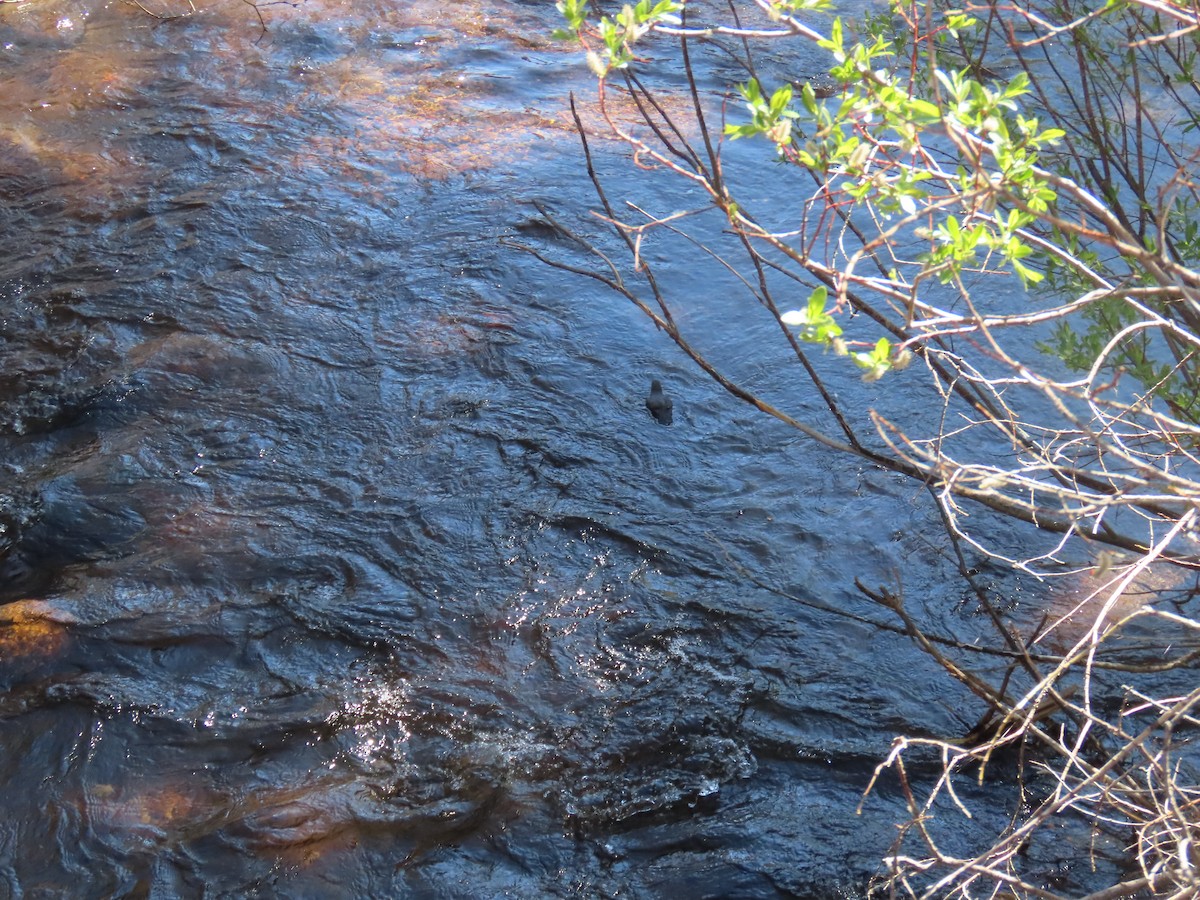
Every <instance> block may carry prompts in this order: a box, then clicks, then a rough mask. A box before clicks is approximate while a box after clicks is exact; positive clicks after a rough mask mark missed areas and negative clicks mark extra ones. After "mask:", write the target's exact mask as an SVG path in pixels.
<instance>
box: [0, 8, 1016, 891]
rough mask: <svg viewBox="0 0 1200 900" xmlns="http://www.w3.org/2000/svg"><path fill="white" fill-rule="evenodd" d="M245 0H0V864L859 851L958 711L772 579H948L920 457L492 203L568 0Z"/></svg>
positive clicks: (766, 887) (519, 191)
mask: <svg viewBox="0 0 1200 900" xmlns="http://www.w3.org/2000/svg"><path fill="white" fill-rule="evenodd" d="M175 6H176V8H170V7H168V6H166V5H159V4H155V5H153V6H150V5H149V0H147V8H148V9H152V10H153V11H155V12H159V13H163V14H166V13H172V12H182V11H183V9H182V8H180V7H182V4H175ZM262 13H263V16H264V17H265V19H266V21H267V25H268V26H269V27H268V29H267V30H266V31H265V32H263V31H262V30H261V29H260V27H259V23H258V20H257V18H256V14H255V11H254V9H252V8H251V7H250V6H248V5H247V4H245V3H237V2H225V3H214V4H211V5H210V4H206V5H205V7H204V8H203V9H202V10H201V11H199V12H198V13H196V14H195V15H192V16H190V17H188V18H180V19H175V20H170V21H156V20H155V19H153V18H151V17H150V16H148V15H147V14H146V13H144V12H142V11H141V10H139V9H138V8H137V7H136V6H133V5H129V4H124V3H117V2H113V3H110V4H109V5H103V4H99V3H71V2H57V0H37V2H30V3H27V4H20V5H13V4H3V5H0V196H2V198H3V200H2V203H0V236H2V237H3V242H4V253H3V255H2V257H0V304H2V305H0V341H2V343H0V358H2V360H3V366H2V369H0V412H2V416H0V446H2V448H3V452H2V455H0V471H2V472H3V482H2V483H0V490H2V493H0V524H2V525H3V533H2V535H0V577H2V579H3V580H2V582H0V592H2V596H0V601H2V602H3V603H5V604H7V605H4V606H2V607H0V626H2V627H3V632H2V634H0V651H2V654H0V691H2V693H0V741H2V744H3V753H0V791H2V796H3V798H4V808H5V812H4V814H3V821H0V895H7V896H14V897H16V896H30V897H32V896H61V895H68V894H74V893H84V894H87V895H90V896H155V897H169V896H198V895H200V894H202V893H203V894H205V895H206V896H207V895H213V896H248V895H260V896H311V897H318V896H320V897H330V896H346V897H368V896H417V897H419V896H431V897H432V896H437V897H491V896H514V897H536V896H616V895H620V896H641V897H679V896H694V897H704V896H711V897H775V896H856V895H857V893H858V891H859V890H860V889H861V887H862V885H863V884H864V883H865V879H866V878H867V877H868V876H869V875H870V873H871V872H872V871H873V870H874V869H875V867H876V865H877V862H878V860H879V859H880V858H881V857H882V856H883V855H884V854H885V853H886V852H887V850H888V845H889V842H890V841H891V840H892V838H893V836H894V834H895V832H894V827H893V823H894V822H895V821H898V820H899V819H901V818H902V817H903V806H902V803H901V800H900V798H899V796H898V794H897V792H896V791H895V790H894V789H893V788H891V787H890V786H889V785H888V784H884V785H883V786H882V788H881V789H880V791H879V792H878V793H877V794H876V795H874V796H873V798H872V800H870V801H869V802H868V803H867V805H866V807H865V811H864V813H863V814H862V815H860V816H856V815H855V814H854V808H855V806H856V804H857V803H858V800H859V797H860V794H861V791H862V789H863V788H864V786H865V784H866V781H867V779H868V778H869V775H870V772H871V770H872V768H873V766H874V765H875V763H876V762H877V761H878V760H879V758H880V757H881V756H882V755H883V754H884V753H885V752H886V749H887V747H888V745H889V742H890V740H891V736H892V734H893V733H895V732H896V731H897V730H906V731H916V732H919V733H933V734H950V733H956V732H958V733H961V731H963V730H965V727H969V725H970V724H971V722H970V715H969V714H968V713H966V712H963V711H962V710H961V709H959V708H956V706H961V703H962V698H961V697H960V696H958V695H953V696H951V695H950V694H949V693H948V688H947V686H946V685H945V683H944V682H943V681H942V680H941V679H940V678H939V676H938V674H937V673H936V672H934V671H933V670H932V668H931V667H929V666H927V665H926V664H924V663H922V662H921V661H919V660H918V659H916V658H915V657H914V655H913V654H912V651H911V650H910V649H909V647H908V646H907V645H906V644H905V642H904V641H903V640H902V639H901V638H898V637H896V636H894V635H889V634H885V633H880V632H877V631H874V630H871V629H868V628H867V627H865V626H861V625H857V624H855V623H853V622H848V621H845V620H839V619H837V618H835V617H831V616H829V615H825V614H820V613H818V612H814V611H813V610H812V609H810V608H808V607H806V606H804V605H803V604H802V603H798V602H797V601H796V600H794V599H789V598H788V597H786V596H784V594H791V595H793V596H794V597H799V598H801V599H808V600H813V601H819V602H821V603H825V604H829V605H831V606H834V607H839V608H844V609H847V610H857V611H859V612H866V611H867V610H865V608H863V607H862V605H861V602H860V601H859V600H858V599H857V598H856V597H855V595H854V592H853V585H852V580H853V577H854V576H856V575H857V576H863V577H865V578H866V579H867V580H868V581H871V580H880V579H884V578H887V577H889V576H890V573H891V572H892V571H893V569H895V568H897V567H900V566H904V567H905V569H906V576H905V577H906V578H907V579H908V581H907V582H906V586H907V588H908V589H909V591H910V594H914V595H916V597H917V598H918V600H917V601H916V602H928V603H930V604H940V605H941V606H942V607H944V608H945V609H946V610H947V612H946V615H947V617H950V619H952V618H953V617H954V616H956V615H957V614H956V613H954V612H953V610H954V609H955V606H954V604H955V603H956V601H957V600H958V599H959V598H958V597H957V595H956V594H955V593H954V592H955V591H956V590H957V589H956V588H955V587H953V584H952V582H949V581H943V580H942V579H943V573H942V569H941V568H940V567H941V566H942V565H943V564H944V563H943V560H942V558H941V556H940V555H939V547H937V546H935V545H934V544H932V543H930V541H931V540H932V538H929V537H928V535H932V534H933V533H934V532H935V529H934V528H933V527H932V520H931V519H929V518H928V516H929V511H928V509H927V508H926V507H924V506H919V505H916V504H914V503H912V502H911V501H912V500H913V499H914V498H916V497H917V496H918V494H917V492H916V490H915V489H914V488H913V487H912V486H911V485H907V484H903V483H899V482H897V481H895V480H893V479H892V478H890V477H889V476H886V475H882V474H880V473H875V472H869V471H860V470H859V469H858V468H856V467H855V466H854V465H853V464H852V463H848V462H847V461H845V460H839V459H833V458H830V457H828V456H826V455H825V454H824V453H822V452H820V451H817V450H815V449H814V448H812V447H811V446H809V445H807V444H805V443H803V442H800V441H798V440H797V438H796V437H795V436H793V435H792V434H790V433H789V432H787V431H786V430H784V429H783V428H781V427H779V426H776V425H773V424H771V423H769V422H765V421H762V420H760V419H759V418H758V417H757V416H756V415H755V414H754V413H753V412H752V411H750V410H747V409H744V408H742V407H739V406H737V405H736V404H735V403H734V401H732V400H731V399H729V398H727V397H725V396H724V395H722V394H720V393H719V392H718V391H717V389H716V388H715V387H713V386H712V385H710V384H709V383H707V382H706V381H705V380H703V378H702V377H701V376H699V375H697V374H696V373H695V372H693V371H692V370H691V369H690V368H689V367H688V366H687V365H686V364H685V362H684V361H683V360H682V359H681V357H680V356H679V355H678V353H677V352H675V351H674V350H673V349H672V348H671V347H670V346H669V345H668V343H667V342H666V340H665V339H664V338H663V337H662V336H661V335H660V334H657V333H655V332H654V330H653V328H652V327H651V326H649V325H648V324H647V323H646V322H645V321H643V320H642V319H641V318H640V317H639V314H637V312H636V310H633V309H632V308H631V307H627V306H626V305H623V301H620V300H619V298H613V297H612V296H610V295H608V294H606V293H604V292H602V291H601V290H599V289H598V288H597V287H596V286H594V285H592V284H590V283H587V282H582V281H574V280H570V279H569V278H568V277H567V276H565V275H563V274H562V273H558V272H555V271H553V270H549V269H546V268H544V267H542V266H540V265H539V264H538V263H537V262H536V261H534V260H533V259H532V258H531V257H529V256H527V255H523V254H521V253H517V252H514V251H513V250H511V249H508V248H507V247H506V246H505V244H504V243H502V241H501V239H502V238H505V237H517V238H528V237H529V235H530V234H531V233H532V234H533V235H534V237H538V236H539V235H540V236H541V237H542V238H544V239H545V240H547V241H550V243H551V249H553V240H552V238H550V237H546V235H545V234H544V233H542V232H539V231H538V229H537V227H536V216H537V214H536V211H535V210H534V208H533V206H532V205H531V204H532V202H533V201H535V200H536V201H549V202H552V203H554V204H555V205H556V206H555V208H556V209H558V210H560V211H561V212H562V214H563V215H565V216H572V215H574V216H577V217H581V216H582V214H583V211H584V210H585V209H586V208H587V207H588V206H589V205H590V203H591V198H590V196H589V195H588V193H587V185H586V184H584V183H583V181H582V179H581V169H580V162H579V153H578V146H577V142H576V140H575V138H574V136H573V134H572V133H571V131H570V130H569V129H568V128H567V127H566V126H565V124H564V123H565V120H566V116H565V99H564V98H565V94H566V90H567V89H569V88H570V87H575V88H576V89H579V90H581V91H583V92H585V93H583V94H581V97H585V96H586V91H587V90H588V87H587V76H586V72H585V71H583V70H582V67H581V66H580V65H579V61H578V59H577V58H576V57H575V56H574V55H572V54H571V53H566V52H563V51H562V50H561V49H559V48H556V47H554V46H551V45H550V44H549V43H548V42H546V41H545V40H543V38H542V35H544V34H546V33H547V32H548V30H549V28H550V27H552V22H551V19H552V16H553V6H552V4H549V3H519V2H508V3H501V2H489V0H478V2H476V0H471V2H456V3H434V2H417V3H395V4H388V3H381V2H368V3H363V2H348V0H347V2H338V0H321V2H316V0H307V2H303V3H301V4H299V5H297V6H296V7H294V8H293V7H291V6H287V5H280V6H270V5H264V6H263V7H262ZM585 102H586V101H585ZM599 152H600V154H601V158H602V159H604V158H606V157H605V154H606V153H608V152H610V150H609V149H606V148H603V147H601V148H600V151H599ZM618 165H619V164H618ZM668 202H674V201H673V200H669V198H665V197H664V199H663V203H664V204H667V203H668ZM531 222H532V223H533V224H532V225H531V224H530V223H531ZM667 262H668V263H669V260H667ZM665 271H666V275H665V277H666V278H667V279H668V283H670V281H671V279H672V278H674V279H675V280H676V282H675V283H677V284H678V285H679V287H680V288H681V289H685V290H689V291H692V292H694V299H693V301H692V302H691V303H690V305H689V306H688V310H689V312H688V313H687V314H688V315H691V316H694V317H695V320H696V322H697V327H699V328H701V329H704V328H707V329H708V331H709V333H710V336H711V337H712V339H713V341H714V343H715V344H717V345H720V346H722V347H723V348H724V349H725V352H727V353H729V354H731V355H732V356H733V357H738V356H739V355H740V356H741V357H743V358H744V359H745V365H746V369H747V377H749V378H751V379H754V378H759V379H760V380H762V381H766V382H770V381H771V380H772V379H775V378H776V377H777V376H778V370H776V369H774V368H772V366H773V365H774V364H773V363H772V362H771V361H770V360H762V359H760V358H758V357H757V356H755V354H754V353H753V352H752V351H753V350H754V348H755V346H756V345H755V342H754V340H753V336H752V335H737V334H728V335H727V334H724V333H722V331H721V328H722V327H723V326H722V324H721V323H723V322H724V321H725V315H724V312H725V311H724V310H723V308H722V306H721V304H722V302H723V301H722V299H721V297H719V296H715V295H714V296H709V295H706V294H705V293H704V291H703V288H702V286H697V285H689V284H688V283H687V278H688V273H687V270H686V266H677V267H676V268H675V269H674V270H672V269H671V267H670V266H669V265H667V267H666V269H665ZM651 378H660V379H662V380H663V381H664V382H665V383H666V384H667V386H668V389H669V390H670V391H671V392H672V393H673V395H674V397H675V402H676V416H675V424H674V425H673V426H672V427H670V428H664V427H660V426H659V425H657V424H656V423H655V422H654V421H653V420H652V419H651V418H650V417H649V416H648V415H647V414H646V412H645V410H644V409H643V407H642V400H643V397H644V394H645V391H646V389H647V387H648V385H649V381H650V379H651ZM864 402H866V401H864ZM770 588H774V589H777V590H772V589H770ZM960 624H961V623H960ZM947 627H958V626H955V624H954V622H953V621H949V620H948V626H947ZM962 627H968V625H967V624H964V625H963V626H962ZM964 791H965V792H966V793H967V795H968V797H969V792H970V788H969V787H966V788H964ZM996 814H997V815H1002V814H1003V810H999V811H997V813H996ZM984 818H985V819H986V815H984ZM988 824H994V823H988ZM969 839H970V836H969V835H964V838H963V840H964V841H966V840H969ZM85 885H86V888H84V887H82V886H85Z"/></svg>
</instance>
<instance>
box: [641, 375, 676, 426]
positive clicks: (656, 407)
mask: <svg viewBox="0 0 1200 900" xmlns="http://www.w3.org/2000/svg"><path fill="white" fill-rule="evenodd" d="M673 405H674V404H672V403H671V398H670V397H668V396H667V395H666V394H664V393H663V389H662V382H661V381H659V380H658V379H657V378H656V379H654V380H653V381H652V382H650V396H649V397H647V398H646V409H648V410H650V415H652V416H654V420H655V421H656V422H658V424H659V425H670V424H671V419H672V416H671V407H672V406H673Z"/></svg>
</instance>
